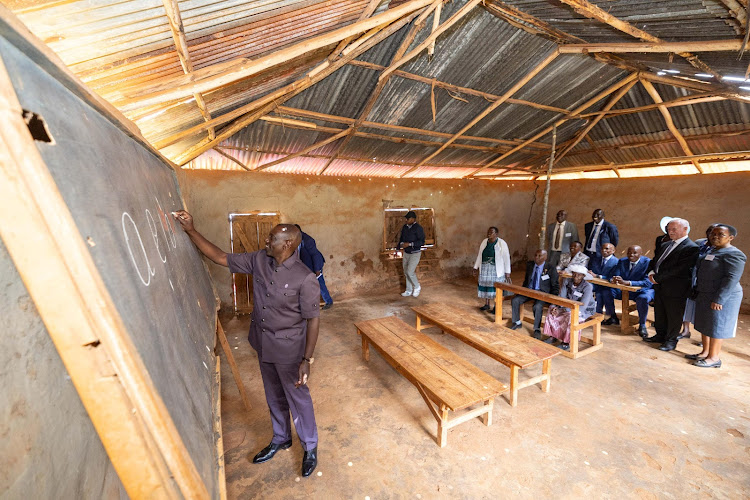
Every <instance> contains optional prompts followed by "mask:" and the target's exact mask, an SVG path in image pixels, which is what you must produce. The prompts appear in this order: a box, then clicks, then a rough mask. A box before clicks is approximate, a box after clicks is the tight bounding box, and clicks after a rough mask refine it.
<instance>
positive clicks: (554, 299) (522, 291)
mask: <svg viewBox="0 0 750 500" xmlns="http://www.w3.org/2000/svg"><path fill="white" fill-rule="evenodd" d="M495 290H496V291H498V292H502V290H507V291H509V292H513V293H515V294H516V295H523V296H525V297H531V298H532V299H537V300H543V301H544V302H547V303H549V304H556V305H558V306H563V307H567V308H570V309H572V308H573V307H579V306H582V305H583V302H578V301H575V300H570V299H566V298H563V297H560V296H559V295H552V294H551V293H544V292H540V291H539V290H532V289H531V288H526V287H524V286H520V285H513V284H512V283H500V282H497V283H495ZM495 310H496V311H497V308H495Z"/></svg>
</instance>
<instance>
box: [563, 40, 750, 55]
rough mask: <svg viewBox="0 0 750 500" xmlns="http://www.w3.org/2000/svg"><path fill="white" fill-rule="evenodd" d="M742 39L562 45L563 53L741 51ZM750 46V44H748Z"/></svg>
mask: <svg viewBox="0 0 750 500" xmlns="http://www.w3.org/2000/svg"><path fill="white" fill-rule="evenodd" d="M742 46H743V43H742V39H740V38H738V39H736V40H731V39H730V40H702V41H700V42H694V41H682V42H665V41H660V42H642V43H635V42H632V43H574V44H564V45H560V53H561V54H593V53H595V52H609V53H610V54H630V53H646V52H651V53H662V54H670V53H675V54H676V53H679V52H739V51H740V50H742ZM747 48H750V44H748V45H747Z"/></svg>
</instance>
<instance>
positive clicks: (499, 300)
mask: <svg viewBox="0 0 750 500" xmlns="http://www.w3.org/2000/svg"><path fill="white" fill-rule="evenodd" d="M503 290H508V291H509V292H513V293H514V294H516V295H523V296H525V297H530V298H532V299H537V300H542V301H544V302H547V303H548V304H555V305H557V306H562V307H567V308H568V309H570V351H562V354H563V356H566V357H568V358H572V359H578V358H580V357H581V356H585V355H587V354H591V353H592V352H595V351H598V350H599V349H601V348H602V320H603V319H604V315H603V314H595V315H594V316H592V317H591V318H590V319H589V320H587V321H584V322H583V323H579V322H578V312H579V310H580V307H581V306H582V305H583V303H582V302H578V301H576V300H570V299H565V298H563V297H559V296H557V295H552V294H551V293H544V292H540V291H539V290H532V289H531V288H526V287H522V286H519V285H512V284H510V283H500V282H498V283H495V293H496V299H495V301H496V306H495V323H500V322H501V321H502V320H503V301H504V299H505V298H506V297H503ZM588 327H592V328H593V329H594V335H593V336H592V338H588V337H583V336H581V340H582V341H584V342H586V343H588V344H591V347H588V348H586V349H584V350H579V345H578V344H579V342H578V333H579V332H580V331H581V330H584V329H585V328H588Z"/></svg>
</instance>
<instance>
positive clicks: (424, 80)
mask: <svg viewBox="0 0 750 500" xmlns="http://www.w3.org/2000/svg"><path fill="white" fill-rule="evenodd" d="M349 64H350V65H352V66H359V67H361V68H368V69H373V70H377V71H382V70H384V69H385V68H386V67H385V66H381V65H380V64H375V63H371V62H367V61H360V60H357V59H354V60H352V61H349ZM393 76H398V77H400V78H404V79H406V80H413V81H415V82H421V83H424V84H425V85H435V87H439V88H443V89H446V90H449V91H452V92H457V93H461V94H467V95H473V96H477V97H482V98H484V99H487V100H488V101H496V100H498V99H500V96H499V95H496V94H490V93H489V92H482V91H481V90H476V89H472V88H469V87H462V86H460V85H453V84H451V83H446V82H443V81H440V80H437V79H432V78H427V77H426V76H420V75H416V74H414V73H409V72H406V71H402V70H400V69H397V70H396V71H394V72H393ZM506 102H508V103H509V104H520V105H521V106H529V107H532V108H536V109H542V110H544V111H551V112H552V113H560V114H566V113H567V112H568V110H567V109H563V108H558V107H555V106H547V105H546V104H539V103H536V102H531V101H526V100H523V99H513V98H512V97H511V98H508V99H507V100H506Z"/></svg>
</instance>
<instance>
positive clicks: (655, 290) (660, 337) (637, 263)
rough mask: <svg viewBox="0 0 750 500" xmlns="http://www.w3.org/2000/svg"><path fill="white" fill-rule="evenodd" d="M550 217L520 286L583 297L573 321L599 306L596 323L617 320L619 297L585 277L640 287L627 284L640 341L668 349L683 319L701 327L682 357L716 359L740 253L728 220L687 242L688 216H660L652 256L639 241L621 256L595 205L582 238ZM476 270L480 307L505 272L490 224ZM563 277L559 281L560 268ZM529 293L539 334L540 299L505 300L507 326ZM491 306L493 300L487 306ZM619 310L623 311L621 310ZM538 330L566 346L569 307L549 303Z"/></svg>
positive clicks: (735, 310) (738, 292)
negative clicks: (650, 322) (542, 244)
mask: <svg viewBox="0 0 750 500" xmlns="http://www.w3.org/2000/svg"><path fill="white" fill-rule="evenodd" d="M556 219H557V221H556V222H554V223H552V224H550V225H549V226H548V227H547V248H546V249H538V250H537V251H536V252H535V253H534V259H533V260H531V261H528V263H527V266H526V275H525V277H524V282H523V286H524V287H526V288H530V289H533V290H539V291H541V292H545V293H550V294H554V295H559V296H561V297H564V298H568V299H571V300H576V301H578V302H582V303H583V305H582V306H581V307H580V308H579V311H580V317H579V318H578V321H579V322H583V321H586V320H587V319H589V318H591V317H592V316H593V315H594V314H596V313H602V312H606V315H607V316H608V318H607V319H605V320H604V321H603V322H602V324H604V325H616V324H619V318H618V317H617V314H616V313H615V302H614V301H615V299H620V298H621V297H622V291H621V290H620V289H618V288H613V287H607V286H604V285H594V284H592V283H591V282H589V281H587V278H592V277H593V278H599V279H603V280H607V281H609V282H610V283H614V284H617V285H627V286H634V287H640V289H639V290H638V291H634V292H630V297H631V299H633V300H634V301H635V303H636V308H637V311H638V319H639V325H638V333H639V335H641V337H642V338H643V340H644V341H646V342H649V343H658V344H659V349H660V350H662V351H672V350H674V349H675V348H676V346H677V343H678V341H679V340H680V339H681V338H689V336H690V327H689V324H690V323H693V324H694V325H695V329H696V330H697V331H699V332H700V333H701V335H702V342H701V343H700V344H699V345H700V346H701V347H702V351H701V352H700V353H696V354H687V355H685V357H686V358H688V359H690V360H692V361H694V364H695V365H696V366H699V367H705V368H718V367H720V366H721V359H720V358H719V353H720V351H721V343H722V340H723V339H726V338H733V337H734V336H735V334H736V329H737V319H738V316H739V308H740V304H741V302H742V287H741V285H740V284H739V280H740V277H741V276H742V273H743V270H744V266H745V262H746V261H747V258H746V256H745V254H744V253H742V251H740V250H739V249H737V248H736V247H734V246H733V245H732V241H733V240H734V238H735V237H736V236H737V230H736V229H735V228H734V227H732V226H730V225H728V224H722V223H717V224H712V225H711V226H709V228H708V229H707V230H706V238H705V239H701V240H697V241H696V242H693V241H692V240H690V238H689V237H688V233H689V232H690V224H689V223H688V221H686V220H685V219H681V218H675V217H665V218H663V219H662V221H661V224H660V226H661V228H662V231H663V233H664V234H663V235H660V236H659V238H657V246H656V248H655V251H654V258H653V259H650V258H648V257H646V256H644V255H643V249H642V248H641V246H639V245H632V246H630V247H628V249H627V253H626V256H625V257H622V258H620V259H618V258H616V257H615V256H614V254H615V251H616V246H617V244H618V243H619V233H618V230H617V227H616V226H615V225H614V224H612V223H611V222H609V221H606V220H605V219H604V211H603V210H602V209H596V210H594V212H593V214H592V217H591V219H592V220H591V222H589V223H587V224H586V225H585V227H584V235H585V239H584V242H581V241H580V240H579V239H578V228H577V227H576V225H575V224H574V223H572V222H569V221H568V220H567V213H566V212H565V210H560V211H559V212H558V213H557V216H556ZM474 268H475V275H476V270H477V269H478V270H479V280H478V296H479V297H480V298H483V299H485V304H484V305H483V306H482V307H481V308H480V309H482V310H490V301H491V300H492V299H494V298H495V288H494V283H495V282H498V281H499V282H504V281H507V280H509V279H510V255H509V251H508V245H507V243H506V242H505V241H503V240H502V239H501V238H499V236H498V231H497V228H495V227H491V228H489V230H488V232H487V238H486V239H485V240H483V241H482V243H481V245H480V248H479V255H478V256H477V260H476V262H475V264H474ZM560 272H565V273H567V274H570V275H571V277H570V278H566V279H565V280H563V282H562V285H560V284H559V278H558V277H559V273H560ZM530 300H533V301H534V305H533V311H534V333H533V336H534V337H535V338H537V339H540V340H541V339H542V328H541V322H542V315H543V308H544V306H545V305H547V303H545V302H544V301H541V300H536V299H532V298H529V297H525V296H523V295H516V296H515V297H514V298H513V299H512V301H511V311H512V312H511V325H510V328H512V329H519V328H521V306H522V305H523V304H524V303H525V302H527V301H530ZM651 304H653V307H654V329H655V335H653V336H649V333H648V328H647V326H646V322H647V317H648V310H649V305H651ZM490 312H494V308H493V309H491V310H490ZM627 313H628V312H627V311H624V312H623V314H627ZM543 334H544V335H545V336H546V337H547V338H546V340H545V342H547V343H550V344H555V343H557V342H558V341H559V347H560V348H561V349H563V350H568V349H569V348H570V346H569V343H570V310H569V309H568V308H564V307H560V306H555V305H551V306H550V307H549V308H548V313H547V318H546V320H545V324H544V330H543Z"/></svg>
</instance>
